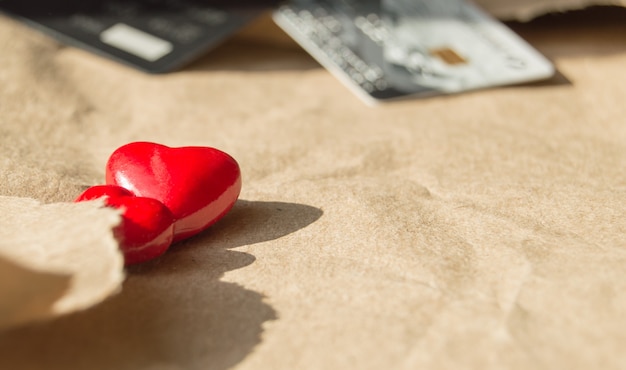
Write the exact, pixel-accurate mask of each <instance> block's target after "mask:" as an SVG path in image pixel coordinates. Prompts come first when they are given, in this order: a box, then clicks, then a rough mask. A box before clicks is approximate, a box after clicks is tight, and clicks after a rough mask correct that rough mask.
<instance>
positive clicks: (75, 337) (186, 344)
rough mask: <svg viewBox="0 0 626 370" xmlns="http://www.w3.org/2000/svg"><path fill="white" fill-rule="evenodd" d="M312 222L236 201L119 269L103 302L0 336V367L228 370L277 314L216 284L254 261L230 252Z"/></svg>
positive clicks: (251, 296) (300, 208)
mask: <svg viewBox="0 0 626 370" xmlns="http://www.w3.org/2000/svg"><path fill="white" fill-rule="evenodd" d="M321 216H322V211H321V210H320V209H318V208H315V207H311V206H307V205H303V204H295V203H282V202H256V201H244V200H239V201H238V202H237V204H236V205H235V207H234V208H233V209H232V210H231V212H229V214H228V215H227V216H226V217H224V219H222V220H221V221H219V222H218V223H217V224H215V225H214V226H212V227H211V228H210V229H209V230H207V231H205V232H203V233H201V234H200V235H198V236H196V237H194V238H191V239H189V240H187V241H185V242H181V243H178V244H177V245H174V246H172V249H171V250H170V251H168V253H166V254H165V255H164V256H163V257H161V258H159V259H158V260H154V261H152V262H149V263H145V264H142V265H138V266H134V267H131V268H128V277H127V279H126V281H125V283H124V288H123V290H122V292H120V293H119V294H118V295H116V296H114V297H112V298H111V299H108V300H107V301H105V302H103V303H102V304H100V305H97V306H95V307H93V308H91V309H89V310H86V311H83V312H78V313H75V314H71V315H68V316H64V317H60V318H58V319H56V320H54V321H50V322H45V323H42V324H38V325H30V326H26V327H21V328H17V329H14V330H11V331H7V332H5V333H2V334H0V368H3V369H10V368H12V369H17V368H19V369H40V368H44V367H45V368H47V369H57V368H58V369H70V368H71V369H83V368H84V369H96V370H97V369H144V368H150V369H156V368H158V369H195V368H201V369H220V370H221V369H228V368H231V367H232V366H234V365H236V364H237V363H239V362H240V361H242V360H243V359H244V358H245V357H246V356H247V355H248V354H249V353H250V352H251V351H252V350H253V349H254V347H255V346H256V345H258V344H259V343H260V342H261V334H262V332H263V324H264V323H265V322H267V321H271V320H276V319H278V315H277V313H276V311H275V310H274V309H273V308H272V307H271V306H270V305H269V304H267V303H266V302H265V297H264V296H263V295H262V294H260V293H258V292H255V291H252V290H249V289H246V288H245V287H242V286H240V285H238V284H235V283H230V282H224V281H221V280H220V278H221V277H222V276H223V274H224V273H225V272H227V271H231V270H235V269H239V268H243V267H245V266H248V265H250V264H251V263H253V262H254V261H255V257H254V256H252V255H251V254H249V253H243V252H238V251H232V250H229V249H231V248H235V247H239V246H244V245H250V244H254V243H260V242H264V241H270V240H274V239H277V238H280V237H282V236H285V235H288V234H291V233H293V232H296V231H298V230H300V229H302V228H304V227H306V226H308V225H309V224H311V223H313V222H315V221H316V220H317V219H319V218H320V217H321ZM33 353H37V355H36V356H33Z"/></svg>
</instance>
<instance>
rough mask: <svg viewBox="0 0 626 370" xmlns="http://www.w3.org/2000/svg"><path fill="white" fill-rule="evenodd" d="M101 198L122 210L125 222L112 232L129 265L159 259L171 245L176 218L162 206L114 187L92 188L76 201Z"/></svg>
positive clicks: (159, 203) (101, 186)
mask: <svg viewBox="0 0 626 370" xmlns="http://www.w3.org/2000/svg"><path fill="white" fill-rule="evenodd" d="M102 197H105V201H104V202H105V204H106V205H107V206H109V207H113V208H117V209H122V223H121V224H120V225H119V226H118V227H116V228H115V229H114V230H113V232H114V235H115V238H116V239H117V240H118V242H119V245H120V249H121V250H122V252H123V253H124V262H125V263H126V264H127V265H130V264H133V263H139V262H144V261H147V260H150V259H152V258H155V257H158V256H160V255H161V254H163V253H164V252H165V251H166V250H167V248H168V247H169V246H170V244H172V240H173V239H174V216H173V215H172V213H171V212H170V210H169V209H168V208H167V207H166V206H165V205H163V203H161V202H159V201H158V200H155V199H151V198H144V197H137V196H135V195H134V194H133V193H131V192H130V191H128V190H126V189H124V188H122V187H119V186H114V185H98V186H93V187H91V188H89V189H87V190H85V191H84V192H83V193H82V194H81V195H79V196H78V198H76V200H75V201H76V202H82V201H87V200H94V199H98V198H102Z"/></svg>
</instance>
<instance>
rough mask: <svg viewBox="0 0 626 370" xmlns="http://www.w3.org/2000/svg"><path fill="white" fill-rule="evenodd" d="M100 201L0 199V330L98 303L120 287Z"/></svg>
mask: <svg viewBox="0 0 626 370" xmlns="http://www.w3.org/2000/svg"><path fill="white" fill-rule="evenodd" d="M99 203H100V202H90V203H80V204H73V203H55V204H47V205H42V204H40V203H39V202H37V201H35V200H33V199H29V198H17V197H3V196H0V225H2V228H1V229H0V297H1V299H2V300H1V301H0V329H2V328H4V327H8V326H12V325H17V324H21V323H25V322H29V321H32V320H40V319H44V318H48V317H53V316H57V315H59V314H64V313H68V312H71V311H74V310H79V309H83V308H86V307H89V306H92V305H94V304H96V303H99V302H101V301H103V300H104V299H105V298H106V297H108V296H109V295H111V294H112V293H115V292H116V291H118V290H119V288H120V287H121V284H122V281H123V277H124V274H123V273H122V265H123V259H122V256H121V254H120V253H119V251H118V247H117V242H116V241H115V239H114V238H113V235H112V234H111V228H112V227H114V226H116V225H117V224H118V223H119V221H120V220H119V215H118V213H117V212H116V211H113V210H110V209H103V208H102V205H101V204H99Z"/></svg>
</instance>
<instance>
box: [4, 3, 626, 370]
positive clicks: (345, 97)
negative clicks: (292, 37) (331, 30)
mask: <svg viewBox="0 0 626 370" xmlns="http://www.w3.org/2000/svg"><path fill="white" fill-rule="evenodd" d="M620 14H621V15H620ZM623 16H624V14H623V13H619V12H617V11H616V10H614V9H612V10H610V11H609V13H601V14H597V13H596V12H592V13H584V14H583V16H574V17H565V18H563V17H556V18H549V19H547V20H540V21H536V22H533V23H529V24H526V25H520V24H517V25H515V29H516V30H517V31H518V32H520V33H521V34H522V36H524V37H525V38H526V39H527V40H529V41H530V42H531V43H532V44H533V45H535V46H536V47H537V48H539V50H541V51H542V52H543V53H545V54H546V55H547V56H548V57H549V58H551V59H552V60H553V61H554V62H555V64H556V66H557V68H558V70H559V71H560V75H559V76H557V77H556V78H554V79H552V80H551V81H547V82H543V83H536V84H529V85H523V86H516V87H506V88H498V89H492V90H487V91H479V92H472V93H468V94H463V95H456V96H450V97H439V98H433V99H427V100H410V101H403V102H397V103H393V104H389V105H384V106H381V107H377V108H369V107H367V106H365V105H364V104H362V103H361V102H360V101H359V100H358V99H357V98H355V97H354V96H353V95H351V93H350V92H349V91H348V90H347V89H346V88H345V87H343V86H342V85H341V84H340V83H339V82H338V81H337V80H336V79H335V78H333V77H332V76H331V75H330V74H329V73H328V72H327V71H325V70H324V69H322V68H321V67H319V65H318V64H316V63H315V62H314V61H313V60H312V59H311V58H310V57H309V56H308V55H307V54H306V53H304V52H303V51H302V50H300V49H299V48H298V47H297V46H296V45H294V44H289V43H285V42H284V38H283V39H281V40H282V41H281V43H276V42H268V43H264V41H263V39H262V37H260V36H259V33H258V32H255V33H256V35H255V37H253V38H247V37H240V38H238V39H236V40H232V41H230V42H228V43H226V44H225V45H223V46H222V47H220V48H219V49H217V50H215V51H214V52H213V53H210V54H208V55H206V56H205V57H203V58H201V59H200V60H198V61H197V62H195V63H193V64H192V65H190V66H189V67H188V68H185V69H184V70H182V71H180V72H177V73H173V74H167V75H159V76H150V75H145V74H142V73H140V72H136V71H134V70H131V69H129V68H126V67H124V66H121V65H118V64H115V63H113V62H109V61H107V60H103V59H101V58H99V57H96V56H93V55H91V54H89V53H86V52H83V51H80V50H76V49H74V48H70V47H65V46H61V45H59V44H58V43H56V42H54V41H51V40H50V39H48V38H47V37H45V36H42V35H40V34H39V33H37V32H34V31H32V30H30V29H28V28H26V27H24V26H22V25H20V24H17V23H15V22H13V21H11V20H8V19H7V18H4V17H0V46H1V48H2V53H0V130H1V135H0V150H1V154H2V156H1V160H0V174H1V175H2V181H0V194H1V195H4V196H7V197H28V198H33V199H36V200H37V201H39V202H42V203H43V204H45V205H42V206H41V207H47V206H48V205H50V204H57V203H63V202H71V200H72V199H73V198H74V197H75V196H76V195H77V194H79V193H80V192H81V191H82V190H83V189H84V188H85V187H86V186H90V185H94V184H98V183H101V182H102V181H103V176H104V164H105V162H106V159H107V157H108V155H109V154H110V153H111V152H112V151H113V150H114V149H115V148H117V147H119V146H120V145H123V144H125V143H127V142H130V141H135V140H150V141H157V142H161V143H163V144H166V145H171V146H182V145H208V146H214V147H218V148H220V149H222V150H225V151H227V152H229V153H230V154H232V155H233V156H234V157H235V158H237V160H238V161H239V163H240V165H241V168H242V173H243V176H244V187H243V191H242V195H241V200H240V201H239V202H238V203H237V204H236V206H235V207H234V208H233V210H232V212H231V213H229V214H228V215H227V216H226V217H225V218H224V219H223V220H222V221H220V222H219V223H217V224H216V225H215V226H214V227H212V228H210V229H209V230H207V231H206V232H204V233H202V234H201V235H198V236H197V237H195V238H193V239H190V240H188V241H186V242H183V243H181V244H179V245H176V246H174V247H172V249H171V250H170V251H168V253H167V254H166V255H165V256H163V257H162V258H159V259H158V260H155V261H153V262H150V263H147V264H144V265H141V266H137V267H133V268H130V269H128V270H127V271H126V274H127V276H126V280H125V281H124V283H123V289H122V291H121V292H120V293H119V294H115V295H113V296H112V297H110V298H109V299H107V300H105V301H104V302H102V303H101V304H98V305H96V306H94V307H92V308H90V309H86V310H81V311H79V312H75V313H72V314H69V315H64V316H61V317H57V318H56V319H54V320H49V321H46V322H43V323H35V324H31V325H27V326H20V327H14V328H12V329H10V330H5V331H3V332H2V333H0V368H3V369H4V368H7V369H17V368H19V369H39V368H42V367H45V368H47V369H68V368H73V369H112V368H114V369H230V368H235V369H344V368H349V369H381V368H383V369H387V368H389V369H416V368H426V369H456V368H469V369H502V368H508V369H528V368H533V369H589V368H602V369H622V368H624V367H626V356H625V355H624V354H623V348H624V346H626V338H625V337H624V334H623V333H624V332H626V294H625V293H624V292H625V291H626V282H625V281H626V280H625V279H623V274H624V271H625V270H626V252H625V251H626V222H624V220H625V219H626V206H625V205H626V171H625V170H624V168H625V165H626V144H625V143H626V125H624V116H626V110H625V109H626V106H625V105H624V103H623V101H624V96H626V83H624V81H625V79H626V75H625V74H624V68H623V66H624V63H626V42H625V41H626V40H624V34H625V33H624V22H623V18H620V17H623ZM259 24H261V26H259ZM259 24H257V25H255V26H253V28H252V29H255V30H256V31H258V30H263V29H266V28H265V27H273V26H271V22H269V21H267V19H265V21H262V22H261V23H259ZM254 27H257V28H254ZM267 30H268V33H273V34H280V32H278V31H276V29H275V28H268V29H267ZM12 199H13V198H12ZM100 211H102V212H104V211H103V210H102V209H100ZM100 216H101V217H102V218H100V217H98V219H99V220H100V221H102V220H104V219H108V217H109V215H108V214H106V212H105V213H103V214H101V215H100ZM94 222H96V221H94ZM92 226H94V223H92V222H91V221H90V222H87V220H85V223H84V226H83V227H85V232H88V230H90V228H91V227H92ZM2 227H4V226H2ZM77 227H78V225H77ZM35 231H36V232H38V233H41V232H45V233H47V234H48V235H47V237H48V238H49V240H50V242H51V245H52V241H54V240H57V238H59V237H60V234H62V233H63V232H59V231H54V230H53V229H50V230H43V229H38V230H35ZM35 231H34V232H35ZM3 232H4V233H5V234H3V235H7V236H6V238H8V239H7V240H4V244H3V245H6V244H7V243H9V244H10V242H11V239H13V238H16V239H15V240H20V235H19V233H17V234H15V233H14V234H12V233H11V232H9V231H4V230H3ZM105 239H106V238H105ZM4 264H5V265H7V263H4ZM11 269H13V270H15V272H14V273H15V275H16V276H19V275H20V274H22V275H29V276H30V275H33V279H35V278H36V279H39V281H40V282H41V284H46V285H49V286H50V288H49V289H48V290H47V291H48V294H49V295H48V296H46V297H41V299H42V301H43V304H44V306H49V305H50V304H51V302H52V301H53V300H54V299H55V298H56V297H57V296H59V295H60V294H62V291H63V289H66V287H67V286H68V282H67V275H63V274H58V273H57V272H52V273H44V272H39V271H33V270H31V269H30V268H25V267H21V266H20V265H16V264H14V263H13V264H10V263H9V264H8V266H7V267H6V268H5V267H3V271H5V272H6V271H9V272H10V271H11ZM24 270H26V271H24ZM44 274H47V275H44Z"/></svg>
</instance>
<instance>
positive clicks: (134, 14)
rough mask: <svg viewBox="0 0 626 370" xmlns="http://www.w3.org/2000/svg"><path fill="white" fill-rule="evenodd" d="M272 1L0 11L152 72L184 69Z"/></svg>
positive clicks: (47, 1) (98, 1) (35, 5)
mask: <svg viewBox="0 0 626 370" xmlns="http://www.w3.org/2000/svg"><path fill="white" fill-rule="evenodd" d="M272 3H275V2H272V1H245V0H243V1H242V0H240V1H232V2H225V1H219V0H215V1H210V0H206V1H201V0H113V1H111V0H108V1H105V0H80V1H79V0H58V1H56V0H0V11H2V12H4V13H6V14H7V15H9V16H11V17H14V18H17V19H18V20H20V21H24V22H26V23H27V24H29V25H31V26H33V27H35V28H37V29H39V30H41V31H43V32H45V33H47V34H49V35H50V36H52V37H54V38H56V39H57V40H59V41H61V42H63V43H65V44H68V45H71V46H76V47H80V48H83V49H87V50H89V51H92V52H94V53H97V54H99V55H102V56H105V57H108V58H111V59H114V60H116V61H118V62H121V63H124V64H127V65H130V66H132V67H135V68H138V69H140V70H143V71H146V72H150V73H163V72H169V71H173V70H176V69H179V68H181V67H182V66H184V65H185V64H187V63H189V62H191V61H192V60H194V59H195V58H197V57H198V56H200V55H202V54H204V53H206V52H207V51H209V50H210V49H212V48H214V47H215V46H217V45H218V44H219V43H220V42H222V41H223V40H224V39H226V38H227V37H228V36H230V35H231V34H233V33H234V32H236V31H237V30H239V29H240V28H241V27H243V26H244V25H246V24H247V23H248V22H249V21H251V20H252V19H254V18H255V17H256V16H257V15H259V14H260V13H262V12H263V11H265V10H267V8H268V6H270V5H273V4H272Z"/></svg>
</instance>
